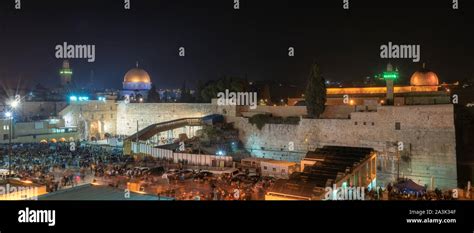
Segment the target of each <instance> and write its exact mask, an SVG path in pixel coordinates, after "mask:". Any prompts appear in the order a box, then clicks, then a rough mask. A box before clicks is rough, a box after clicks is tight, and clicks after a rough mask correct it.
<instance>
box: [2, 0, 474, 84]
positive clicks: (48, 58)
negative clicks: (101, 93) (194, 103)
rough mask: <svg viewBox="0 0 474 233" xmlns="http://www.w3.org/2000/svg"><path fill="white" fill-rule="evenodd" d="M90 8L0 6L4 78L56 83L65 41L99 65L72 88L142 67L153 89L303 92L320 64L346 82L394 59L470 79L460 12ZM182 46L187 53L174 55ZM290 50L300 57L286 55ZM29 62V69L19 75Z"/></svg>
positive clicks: (468, 34) (83, 70) (81, 65)
mask: <svg viewBox="0 0 474 233" xmlns="http://www.w3.org/2000/svg"><path fill="white" fill-rule="evenodd" d="M87 3H88V2H87V1H86V2H85V3H82V4H80V3H73V4H71V5H68V6H66V5H63V4H60V3H56V2H54V1H51V2H47V3H44V4H43V3H41V4H39V3H38V4H37V3H33V4H32V5H31V6H30V5H29V7H28V8H26V9H24V10H22V12H21V14H20V13H16V12H15V11H14V10H13V9H11V7H10V9H5V8H2V9H3V11H4V13H5V14H3V16H2V23H1V24H0V25H1V30H2V31H3V33H2V34H4V36H3V37H2V42H3V43H1V45H0V50H1V51H2V54H4V56H1V57H0V77H1V78H2V81H3V82H7V83H9V85H10V86H15V85H16V84H17V82H18V80H21V82H22V83H23V84H22V85H24V86H30V87H31V86H34V85H36V83H42V84H46V85H54V84H56V83H57V78H58V68H59V67H60V65H61V62H62V60H61V59H58V58H56V57H55V46H57V45H60V44H63V43H65V42H66V43H70V44H87V45H95V47H96V57H97V58H96V60H95V61H94V62H88V61H87V60H86V59H70V63H71V66H72V67H73V69H74V82H76V83H77V84H78V85H80V86H84V85H85V84H87V83H88V82H89V80H90V79H91V72H93V79H94V84H95V86H97V87H99V88H107V87H109V88H118V87H120V85H121V84H120V81H119V80H120V79H122V78H123V76H124V74H125V72H126V71H127V70H129V69H130V68H133V67H134V66H135V64H136V62H137V61H138V62H139V64H140V67H141V68H143V69H145V70H147V72H148V73H149V74H150V77H151V79H152V82H153V83H155V84H156V85H157V88H172V87H180V86H181V84H182V82H183V81H186V82H187V83H188V85H189V86H192V87H195V86H196V85H197V82H198V80H200V81H202V82H206V81H209V80H215V79H218V78H220V77H222V76H234V77H242V78H244V77H246V78H248V79H249V80H253V81H263V80H272V81H273V80H274V81H282V82H283V81H289V80H291V82H293V83H295V84H298V85H301V86H304V83H305V80H306V78H307V76H308V73H309V70H308V67H309V66H310V64H312V63H313V62H314V61H317V62H318V64H320V66H321V67H322V70H323V74H324V75H325V77H326V79H329V80H334V81H341V82H351V81H358V80H361V79H362V78H364V77H366V76H373V75H375V74H378V73H379V72H380V70H383V69H384V67H385V65H386V64H387V63H388V62H391V63H392V64H393V65H394V66H395V67H398V69H399V70H400V74H401V77H406V78H408V77H409V76H410V75H411V74H412V73H413V72H414V71H416V70H418V69H419V68H421V66H422V63H426V65H427V68H429V69H432V70H435V71H436V72H437V73H438V75H439V77H440V79H441V80H442V81H444V82H448V83H449V82H455V81H459V80H462V79H465V78H469V77H472V75H473V72H472V71H471V69H470V67H472V65H473V62H472V60H474V59H472V58H473V53H469V52H466V51H473V50H474V49H473V48H472V45H471V44H470V43H469V42H468V41H470V40H472V39H473V38H474V36H473V32H472V30H468V28H469V27H468V24H467V21H468V19H469V18H470V17H472V16H469V15H467V14H463V12H462V11H460V12H459V13H447V12H448V11H449V9H440V8H426V9H420V8H414V9H408V8H402V7H401V8H396V9H395V10H396V14H395V15H394V14H392V13H391V12H392V11H394V10H388V8H383V7H385V6H382V7H381V8H377V6H375V7H374V8H370V7H368V6H364V7H360V8H356V9H355V10H354V11H351V13H350V14H349V13H345V12H344V11H341V10H339V9H333V8H331V7H332V5H330V6H326V7H323V8H317V7H315V6H313V7H312V8H307V9H303V8H301V7H299V5H297V4H295V6H294V7H289V8H285V4H281V5H279V4H274V5H272V4H270V3H268V4H269V8H263V7H264V6H265V4H266V3H261V4H256V3H245V4H248V5H243V6H246V8H243V9H239V10H233V9H232V5H230V6H227V5H226V4H224V3H219V4H217V3H211V2H206V1H205V2H203V3H202V4H203V5H202V7H201V6H200V5H199V4H193V3H188V2H181V3H170V2H163V3H160V4H152V3H147V2H144V1H134V2H133V4H134V7H133V8H132V9H131V10H130V11H128V12H127V11H124V10H123V9H121V8H120V7H121V5H120V4H117V3H115V4H114V2H113V1H104V2H101V3H100V4H99V3H98V4H96V5H95V6H96V7H95V8H92V9H91V8H88V7H89V6H90V5H89V4H87ZM2 4H3V5H2V7H3V6H5V7H6V4H4V3H2ZM205 6H213V7H208V8H206V7H205ZM302 6H304V5H302ZM226 8H229V9H227V10H226ZM35 9H37V10H35ZM58 9H65V10H58ZM264 9H266V10H264ZM237 11H238V13H237ZM263 11H265V13H263ZM420 14H421V15H435V16H436V15H443V16H442V17H420V16H419V15H420ZM349 17H350V20H349ZM56 18H61V19H62V20H56ZM322 22H324V23H325V24H322ZM40 30H41V31H42V33H39V31H40ZM452 38H456V42H455V43H453V42H452V41H451V40H450V39H452ZM389 42H392V43H398V44H414V45H415V44H416V45H419V46H420V61H419V62H413V61H412V60H410V59H380V46H381V45H384V44H387V43H389ZM461 45H462V46H461ZM180 47H183V48H184V49H185V52H186V53H185V56H184V57H180V56H179V55H178V53H179V48H180ZM289 47H293V48H294V57H290V56H288V53H289V52H288V49H289ZM352 55H354V56H352ZM25 64H28V67H29V68H28V69H22V67H24V65H25Z"/></svg>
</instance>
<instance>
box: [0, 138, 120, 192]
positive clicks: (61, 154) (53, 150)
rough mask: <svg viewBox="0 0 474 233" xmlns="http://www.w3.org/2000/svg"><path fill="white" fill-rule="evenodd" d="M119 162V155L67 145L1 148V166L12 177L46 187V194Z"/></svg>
mask: <svg viewBox="0 0 474 233" xmlns="http://www.w3.org/2000/svg"><path fill="white" fill-rule="evenodd" d="M120 159H122V156H121V153H115V152H112V153H110V152H107V151H105V150H104V149H103V148H100V147H95V148H93V147H87V146H79V147H75V148H74V149H73V150H71V147H70V145H69V144H68V143H54V144H52V143H51V144H42V143H31V144H13V145H12V149H11V154H10V150H9V148H8V145H2V146H0V167H2V168H4V169H9V171H11V176H12V178H15V179H20V180H25V181H30V182H33V183H37V184H41V185H45V186H46V188H47V191H48V192H52V191H56V190H58V189H61V188H64V187H68V186H75V185H77V184H79V183H82V182H84V181H85V179H86V176H90V174H91V172H92V169H91V168H93V167H95V166H97V165H101V164H108V163H111V162H115V161H117V160H120Z"/></svg>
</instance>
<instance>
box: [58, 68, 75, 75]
mask: <svg viewBox="0 0 474 233" xmlns="http://www.w3.org/2000/svg"><path fill="white" fill-rule="evenodd" d="M59 74H72V70H70V69H62V70H60V71H59Z"/></svg>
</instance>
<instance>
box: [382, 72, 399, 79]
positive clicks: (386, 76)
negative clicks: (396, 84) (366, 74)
mask: <svg viewBox="0 0 474 233" xmlns="http://www.w3.org/2000/svg"><path fill="white" fill-rule="evenodd" d="M382 77H383V78H384V79H397V78H398V72H396V71H385V72H383V74H382Z"/></svg>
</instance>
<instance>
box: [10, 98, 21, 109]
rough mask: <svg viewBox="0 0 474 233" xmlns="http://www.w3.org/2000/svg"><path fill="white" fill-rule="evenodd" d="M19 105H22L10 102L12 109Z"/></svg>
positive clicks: (18, 102) (14, 101) (17, 102)
mask: <svg viewBox="0 0 474 233" xmlns="http://www.w3.org/2000/svg"><path fill="white" fill-rule="evenodd" d="M18 105H20V101H17V100H13V101H12V102H10V106H11V107H12V108H16V107H18Z"/></svg>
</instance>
